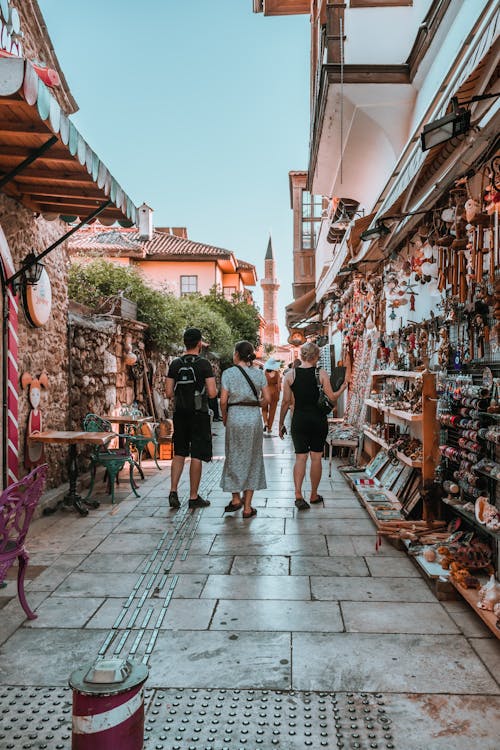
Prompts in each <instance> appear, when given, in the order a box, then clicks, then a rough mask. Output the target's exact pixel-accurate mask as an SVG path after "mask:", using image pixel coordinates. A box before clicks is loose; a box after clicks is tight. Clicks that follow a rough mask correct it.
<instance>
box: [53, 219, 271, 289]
mask: <svg viewBox="0 0 500 750" xmlns="http://www.w3.org/2000/svg"><path fill="white" fill-rule="evenodd" d="M68 245H69V251H70V252H71V253H73V254H75V255H76V254H84V253H89V254H94V253H99V252H100V253H101V254H103V255H104V254H106V253H109V254H112V255H121V256H123V257H134V258H137V257H140V258H143V259H144V260H148V259H153V258H154V259H156V260H162V259H164V260H174V259H177V260H180V259H182V260H192V259H195V260H209V259H212V260H216V261H218V262H220V263H223V264H224V266H225V267H226V268H225V272H229V273H234V272H235V271H236V270H238V271H240V272H241V275H242V279H243V282H244V283H245V284H246V285H249V286H253V285H254V284H255V283H256V281H257V274H256V269H255V266H254V265H253V263H248V262H247V261H246V260H241V259H239V258H236V257H235V255H234V253H233V252H232V251H231V250H225V249H224V248H222V247H215V246H214V245H207V244H206V243H204V242H194V241H193V240H189V239H187V238H184V237H179V236H177V235H175V234H170V233H169V232H168V231H166V228H165V227H162V228H156V229H154V230H153V237H152V239H151V240H143V239H141V236H140V233H139V232H138V230H137V228H136V227H119V226H112V227H109V228H108V227H106V226H103V225H102V224H100V223H98V222H96V223H94V224H90V225H87V226H85V227H82V229H79V230H78V232H76V233H75V234H74V235H73V236H72V237H71V238H70V239H69V240H68Z"/></svg>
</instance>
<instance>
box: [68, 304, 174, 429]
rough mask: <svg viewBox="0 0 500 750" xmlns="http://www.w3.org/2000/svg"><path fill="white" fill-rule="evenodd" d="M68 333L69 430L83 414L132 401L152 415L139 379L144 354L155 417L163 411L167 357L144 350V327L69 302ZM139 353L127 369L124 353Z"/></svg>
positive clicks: (104, 411)
mask: <svg viewBox="0 0 500 750" xmlns="http://www.w3.org/2000/svg"><path fill="white" fill-rule="evenodd" d="M69 331H70V334H69V335H70V355H71V358H70V383H71V386H70V415H71V416H70V421H71V429H80V428H81V425H82V420H83V418H84V417H85V415H86V414H88V413H90V412H92V413H94V414H98V415H106V414H111V413H118V412H117V411H116V410H119V409H120V408H121V407H126V406H130V405H131V404H132V403H134V402H135V403H136V404H137V406H138V407H139V409H140V410H141V411H142V412H143V413H144V414H151V407H150V402H149V398H148V393H147V388H146V384H145V380H144V377H143V374H142V373H143V371H144V368H143V366H142V355H141V352H144V355H145V361H146V371H147V373H148V383H149V384H150V390H151V393H153V391H156V392H157V395H156V398H155V402H156V403H155V407H156V411H157V416H160V417H162V418H163V416H164V414H158V412H159V411H160V409H161V406H162V403H161V398H162V396H163V392H164V384H165V375H166V371H167V367H168V364H167V359H166V357H164V356H162V355H159V354H157V353H150V352H146V350H145V346H144V334H145V331H146V326H145V325H144V324H143V323H139V322H138V321H135V320H128V319H126V318H120V317H116V316H114V315H95V314H92V313H91V312H90V311H89V310H88V309H86V308H83V306H81V305H76V304H75V303H71V309H70V313H69ZM130 347H131V348H132V350H133V351H134V353H136V354H138V357H139V358H138V365H137V366H134V367H129V366H128V365H127V364H126V363H125V353H126V351H127V350H128V349H129V348H130Z"/></svg>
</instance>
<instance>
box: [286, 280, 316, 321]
mask: <svg viewBox="0 0 500 750" xmlns="http://www.w3.org/2000/svg"><path fill="white" fill-rule="evenodd" d="M315 307H316V290H315V289H311V291H310V292H306V293H305V294H303V295H302V296H301V297H297V299H296V300H294V301H293V302H291V303H290V304H289V305H287V306H286V308H285V312H286V325H287V327H290V326H293V325H295V324H296V323H298V322H299V321H302V320H304V319H305V318H307V316H308V315H309V314H311V313H312V312H313V311H315Z"/></svg>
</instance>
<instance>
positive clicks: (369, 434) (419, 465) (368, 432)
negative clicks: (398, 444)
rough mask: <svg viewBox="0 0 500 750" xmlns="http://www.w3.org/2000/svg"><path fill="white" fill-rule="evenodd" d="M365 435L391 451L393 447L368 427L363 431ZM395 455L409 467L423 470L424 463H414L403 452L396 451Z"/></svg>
mask: <svg viewBox="0 0 500 750" xmlns="http://www.w3.org/2000/svg"><path fill="white" fill-rule="evenodd" d="M363 433H364V434H365V435H366V437H368V438H370V440H373V441H374V442H375V443H378V444H379V445H380V446H382V448H384V449H385V450H390V448H391V446H390V445H389V444H388V443H386V441H385V440H384V438H382V437H380V435H377V434H376V433H375V432H372V431H371V430H369V429H368V428H367V427H365V428H364V429H363ZM395 454H396V456H397V458H398V459H399V460H400V461H402V462H403V463H404V464H406V465H407V466H411V467H413V468H414V469H421V468H422V461H414V460H413V459H412V458H410V457H409V456H407V455H405V454H404V453H401V451H395Z"/></svg>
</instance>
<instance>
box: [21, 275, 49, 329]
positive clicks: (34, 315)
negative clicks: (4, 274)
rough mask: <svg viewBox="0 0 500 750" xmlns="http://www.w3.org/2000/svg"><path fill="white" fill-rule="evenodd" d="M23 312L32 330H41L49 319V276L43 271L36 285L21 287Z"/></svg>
mask: <svg viewBox="0 0 500 750" xmlns="http://www.w3.org/2000/svg"><path fill="white" fill-rule="evenodd" d="M23 302H24V312H25V314H26V317H27V319H28V322H29V323H30V325H32V326H33V328H41V327H42V326H44V325H45V324H46V322H47V321H48V319H49V318H50V313H51V310H52V289H51V286H50V279H49V274H48V273H47V271H46V270H45V269H44V270H43V271H42V275H41V277H40V281H39V282H38V283H37V284H33V285H30V284H24V286H23Z"/></svg>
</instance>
